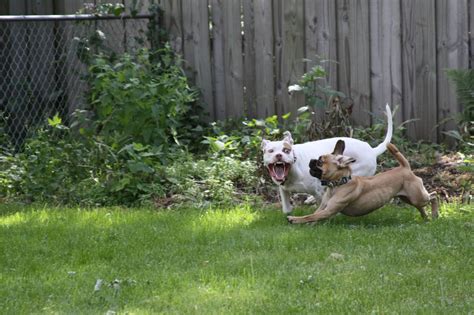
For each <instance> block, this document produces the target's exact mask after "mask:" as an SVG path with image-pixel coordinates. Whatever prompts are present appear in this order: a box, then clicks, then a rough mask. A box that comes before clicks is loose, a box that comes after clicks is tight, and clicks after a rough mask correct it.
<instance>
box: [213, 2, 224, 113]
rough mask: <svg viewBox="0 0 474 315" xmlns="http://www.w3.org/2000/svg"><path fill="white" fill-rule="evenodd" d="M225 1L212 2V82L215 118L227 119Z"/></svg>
mask: <svg viewBox="0 0 474 315" xmlns="http://www.w3.org/2000/svg"><path fill="white" fill-rule="evenodd" d="M224 1H225V0H212V2H211V6H212V47H213V51H212V54H213V55H212V56H213V58H212V69H213V71H212V82H213V84H214V104H215V111H214V112H215V118H216V119H218V120H222V119H225V118H227V116H226V105H225V71H224V66H225V65H224V12H223V10H224V7H223V2H224Z"/></svg>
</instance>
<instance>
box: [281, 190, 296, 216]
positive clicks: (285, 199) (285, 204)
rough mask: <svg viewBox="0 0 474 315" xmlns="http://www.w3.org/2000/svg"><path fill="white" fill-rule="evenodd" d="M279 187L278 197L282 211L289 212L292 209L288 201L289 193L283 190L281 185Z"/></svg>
mask: <svg viewBox="0 0 474 315" xmlns="http://www.w3.org/2000/svg"><path fill="white" fill-rule="evenodd" d="M279 189H280V198H281V206H282V208H283V213H285V214H289V213H291V211H292V210H293V207H292V206H291V202H290V193H289V192H288V191H286V190H284V189H283V188H282V187H279Z"/></svg>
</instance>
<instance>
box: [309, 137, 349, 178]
mask: <svg viewBox="0 0 474 315" xmlns="http://www.w3.org/2000/svg"><path fill="white" fill-rule="evenodd" d="M345 147H346V144H345V143H344V141H343V140H338V141H337V143H336V146H335V147H334V151H333V152H332V153H331V154H326V155H321V156H320V157H319V158H318V159H317V160H316V159H312V160H311V161H310V162H309V173H310V174H311V176H313V177H316V178H318V179H320V180H326V181H333V180H338V179H340V178H342V177H344V176H350V175H351V167H350V164H352V163H354V162H355V161H356V160H355V159H354V158H351V157H348V156H345V155H342V154H343V153H344V149H345Z"/></svg>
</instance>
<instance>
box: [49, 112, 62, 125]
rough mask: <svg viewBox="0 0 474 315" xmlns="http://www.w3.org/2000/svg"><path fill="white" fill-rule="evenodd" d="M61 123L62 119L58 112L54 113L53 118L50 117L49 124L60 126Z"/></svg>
mask: <svg viewBox="0 0 474 315" xmlns="http://www.w3.org/2000/svg"><path fill="white" fill-rule="evenodd" d="M61 123H62V119H61V117H59V115H58V114H56V115H54V117H53V118H48V124H49V125H50V126H51V127H53V128H54V127H57V126H59V125H60V124H61Z"/></svg>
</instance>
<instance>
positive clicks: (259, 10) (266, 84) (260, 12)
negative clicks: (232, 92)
mask: <svg viewBox="0 0 474 315" xmlns="http://www.w3.org/2000/svg"><path fill="white" fill-rule="evenodd" d="M272 17H273V6H272V0H254V20H255V30H257V31H256V32H255V35H254V46H255V93H256V100H255V101H256V113H255V115H256V117H259V118H264V117H269V116H271V115H274V114H275V78H274V70H273V64H274V62H273V56H274V55H273V45H274V40H273V19H272Z"/></svg>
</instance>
